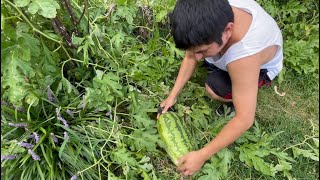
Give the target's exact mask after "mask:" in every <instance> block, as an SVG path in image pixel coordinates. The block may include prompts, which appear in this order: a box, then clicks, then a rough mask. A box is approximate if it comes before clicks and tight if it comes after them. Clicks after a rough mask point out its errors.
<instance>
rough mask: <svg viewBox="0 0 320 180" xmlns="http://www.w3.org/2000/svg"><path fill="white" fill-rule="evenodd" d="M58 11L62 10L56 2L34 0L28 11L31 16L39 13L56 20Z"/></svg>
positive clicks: (51, 0)
mask: <svg viewBox="0 0 320 180" xmlns="http://www.w3.org/2000/svg"><path fill="white" fill-rule="evenodd" d="M57 9H60V6H59V4H58V3H57V2H56V1H54V0H32V2H31V4H30V5H29V8H28V11H29V12H30V13H31V14H36V13H38V14H40V15H42V16H43V17H46V18H55V17H56V15H57Z"/></svg>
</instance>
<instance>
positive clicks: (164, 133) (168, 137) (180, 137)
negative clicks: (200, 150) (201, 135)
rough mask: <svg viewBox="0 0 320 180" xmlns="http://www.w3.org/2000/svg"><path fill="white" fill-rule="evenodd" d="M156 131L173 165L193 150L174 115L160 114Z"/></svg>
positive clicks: (172, 113)
mask: <svg viewBox="0 0 320 180" xmlns="http://www.w3.org/2000/svg"><path fill="white" fill-rule="evenodd" d="M158 131H159V134H160V138H161V139H162V141H164V143H165V144H166V151H167V153H168V155H169V156H170V158H171V160H172V161H173V163H174V164H175V165H178V163H177V160H178V159H179V158H180V157H181V156H183V155H185V154H186V153H188V152H190V151H191V150H193V146H192V143H191V142H190V139H189V137H188V134H187V131H186V129H185V127H184V126H183V124H182V122H181V120H180V118H179V117H178V116H177V114H176V113H174V112H171V111H169V112H166V113H164V114H161V115H160V117H159V119H158Z"/></svg>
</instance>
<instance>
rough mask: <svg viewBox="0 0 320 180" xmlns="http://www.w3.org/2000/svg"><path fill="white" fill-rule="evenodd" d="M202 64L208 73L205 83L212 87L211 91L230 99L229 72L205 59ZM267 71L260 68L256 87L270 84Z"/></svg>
mask: <svg viewBox="0 0 320 180" xmlns="http://www.w3.org/2000/svg"><path fill="white" fill-rule="evenodd" d="M203 66H204V67H205V68H206V69H207V70H208V73H209V74H208V77H207V79H206V81H205V83H206V84H207V85H208V86H209V87H210V88H211V89H212V91H213V92H214V93H215V94H216V95H218V96H220V97H222V98H224V99H232V88H231V79H230V76H229V73H228V72H226V71H224V70H221V69H219V68H217V67H216V66H215V65H213V64H209V63H208V62H206V61H204V64H203ZM267 72H268V70H266V69H261V70H260V74H259V82H258V87H261V86H263V85H266V86H270V85H271V80H270V78H269V76H268V75H267Z"/></svg>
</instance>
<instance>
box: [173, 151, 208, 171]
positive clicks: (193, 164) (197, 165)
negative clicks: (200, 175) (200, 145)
mask: <svg viewBox="0 0 320 180" xmlns="http://www.w3.org/2000/svg"><path fill="white" fill-rule="evenodd" d="M206 160H207V158H206V157H205V156H204V155H203V154H202V152H201V151H191V152H189V153H187V154H186V155H184V156H182V157H181V158H180V159H179V160H178V164H179V165H178V168H177V169H178V170H179V171H180V172H181V173H182V174H183V175H185V176H191V175H193V174H194V173H196V172H197V171H199V170H200V169H201V167H202V166H203V164H204V163H205V161H206Z"/></svg>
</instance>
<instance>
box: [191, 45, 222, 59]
mask: <svg viewBox="0 0 320 180" xmlns="http://www.w3.org/2000/svg"><path fill="white" fill-rule="evenodd" d="M222 45H223V44H222ZM222 45H221V46H220V45H219V44H218V43H216V42H213V43H211V44H208V45H201V46H197V47H194V48H192V49H191V52H193V53H194V57H195V58H196V60H197V61H200V60H201V59H204V58H206V57H212V56H215V55H217V54H218V53H219V52H220V51H221V49H222V48H223V46H222Z"/></svg>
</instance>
